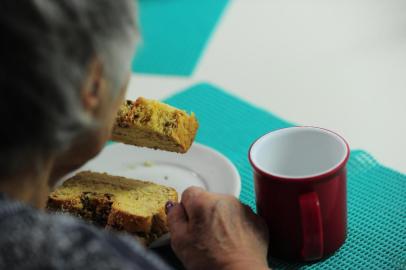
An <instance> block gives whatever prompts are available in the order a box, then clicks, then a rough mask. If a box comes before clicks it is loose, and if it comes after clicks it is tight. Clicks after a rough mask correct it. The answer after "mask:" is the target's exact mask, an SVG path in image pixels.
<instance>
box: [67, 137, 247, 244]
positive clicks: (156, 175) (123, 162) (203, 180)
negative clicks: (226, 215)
mask: <svg viewBox="0 0 406 270" xmlns="http://www.w3.org/2000/svg"><path fill="white" fill-rule="evenodd" d="M84 170H91V171H96V172H106V173H108V174H111V175H119V176H124V177H128V178H135V179H140V180H147V181H151V182H155V183H158V184H161V185H166V186H170V187H173V188H175V189H176V190H177V192H178V194H179V196H181V194H182V192H183V191H184V190H185V189H186V188H188V187H190V186H199V187H203V188H204V189H206V190H208V191H210V192H216V193H222V194H229V195H233V196H235V197H237V198H238V196H239V195H240V190H241V179H240V175H239V174H238V171H237V169H236V168H235V166H234V165H233V164H232V163H231V161H229V160H228V159H227V158H226V157H225V156H223V155H222V154H220V153H219V152H217V151H215V150H213V149H211V148H209V147H207V146H204V145H202V144H199V143H194V144H193V145H192V147H191V148H190V150H189V151H188V152H187V153H186V154H176V153H171V152H164V151H157V150H152V149H148V148H140V147H135V146H131V145H125V144H121V143H114V144H111V145H109V146H106V147H105V148H104V149H103V150H102V152H101V153H100V154H99V155H98V156H97V157H96V158H94V159H93V160H91V161H89V162H88V163H87V164H86V165H84V166H83V167H82V168H80V169H79V170H77V171H76V172H74V173H77V172H79V171H84ZM70 176H72V174H70V175H68V176H67V177H65V178H64V179H66V178H69V177H70ZM168 240H169V236H168V235H165V236H163V237H161V238H160V239H158V240H157V241H155V242H154V243H153V244H152V245H151V246H152V247H156V246H161V245H165V244H167V243H168Z"/></svg>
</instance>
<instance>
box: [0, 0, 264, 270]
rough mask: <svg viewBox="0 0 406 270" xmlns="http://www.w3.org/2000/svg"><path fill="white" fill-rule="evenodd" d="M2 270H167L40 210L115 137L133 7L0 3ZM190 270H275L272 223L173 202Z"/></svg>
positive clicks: (235, 211)
mask: <svg viewBox="0 0 406 270" xmlns="http://www.w3.org/2000/svg"><path fill="white" fill-rule="evenodd" d="M0 13H1V14H0V31H1V36H2V41H1V43H0V44H1V49H0V54H1V56H0V88H1V90H0V117H1V124H2V132H1V133H0V134H1V135H0V194H1V195H0V232H1V236H0V269H99V270H100V269H168V266H166V265H165V264H164V263H163V262H162V261H161V260H160V259H159V258H158V257H156V256H155V255H154V254H153V253H152V251H148V250H145V249H144V248H143V247H141V246H140V245H139V244H138V243H137V242H136V241H135V240H134V239H133V238H130V237H128V236H125V235H119V234H114V233H112V232H107V231H103V230H100V229H98V228H96V227H93V226H91V225H87V224H85V223H83V222H82V221H80V220H77V219H75V218H73V217H68V216H63V215H54V214H48V213H45V212H44V211H42V210H41V209H42V208H43V207H44V205H45V202H46V199H47V194H48V193H49V191H50V188H51V187H52V186H53V185H54V184H55V181H56V180H57V179H59V178H60V177H61V176H63V175H65V174H66V173H68V172H70V171H72V170H74V169H75V168H78V167H79V166H81V165H83V164H84V163H85V162H86V161H88V160H89V159H91V158H92V157H94V156H95V155H97V154H98V152H99V151H100V150H101V148H102V147H103V145H104V144H105V142H106V141H107V139H108V138H109V136H110V132H111V128H112V125H113V121H114V116H115V114H116V111H117V110H118V106H119V104H120V103H121V102H122V101H123V97H124V95H125V89H126V85H127V82H128V79H129V76H130V62H131V59H132V55H133V53H134V48H135V45H136V44H135V43H136V39H137V36H138V32H137V28H136V18H135V15H134V13H135V7H134V4H133V0H114V1H113V0H98V1H90V0H27V1H15V0H3V1H1V3H0ZM167 210H168V212H169V213H168V222H169V226H170V230H171V232H172V239H171V244H172V247H173V249H174V251H175V253H176V254H177V256H178V257H179V258H180V260H181V261H182V262H183V263H184V265H185V266H186V268H188V269H230V270H231V269H266V268H267V263H266V253H267V240H266V239H267V236H266V229H265V226H264V224H263V222H262V220H260V219H259V217H257V216H256V215H255V214H254V213H252V211H251V210H250V209H249V208H248V207H246V206H243V205H242V204H240V203H239V202H238V201H237V200H236V199H234V198H231V197H228V196H222V195H217V194H211V193H208V192H205V191H203V190H201V189H199V188H189V189H188V190H186V191H185V192H184V193H183V195H182V199H181V203H180V204H175V205H173V204H168V208H167Z"/></svg>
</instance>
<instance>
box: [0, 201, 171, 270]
mask: <svg viewBox="0 0 406 270" xmlns="http://www.w3.org/2000/svg"><path fill="white" fill-rule="evenodd" d="M0 231H1V232H2V236H1V237H0V252H1V254H0V268H1V269H6V268H8V269H13V268H14V269H24V268H25V267H23V265H26V266H27V265H29V266H30V267H28V268H26V269H41V268H50V269H59V268H64V269H83V268H86V269H101V270H102V269H167V268H166V267H165V266H164V265H163V264H162V263H161V261H160V260H159V259H158V258H157V257H155V256H154V254H150V253H149V252H148V251H146V250H145V249H144V248H143V247H141V246H140V245H138V244H137V243H136V241H135V240H133V239H131V238H129V237H126V236H124V235H117V234H113V233H111V232H107V231H104V230H100V229H98V228H96V227H94V226H90V225H87V224H85V223H84V222H81V221H80V220H78V219H76V218H73V217H70V216H67V215H58V214H47V213H43V212H39V211H36V210H34V209H31V208H28V207H26V208H21V209H19V211H16V212H15V213H14V214H9V215H7V216H5V217H4V216H3V217H0ZM27 263H28V264H27Z"/></svg>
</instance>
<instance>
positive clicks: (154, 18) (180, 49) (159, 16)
mask: <svg viewBox="0 0 406 270" xmlns="http://www.w3.org/2000/svg"><path fill="white" fill-rule="evenodd" d="M227 3H228V0H140V1H139V14H140V24H141V34H142V43H141V44H140V46H139V48H138V50H137V53H136V56H135V58H134V61H133V71H135V72H140V73H155V74H167V75H182V76H188V75H191V74H192V73H193V70H194V68H195V66H196V64H197V62H198V60H199V58H200V55H201V54H202V52H203V50H204V47H205V45H206V43H207V41H208V39H209V38H210V36H211V34H212V32H213V30H214V28H215V26H216V24H217V21H218V20H219V18H220V17H221V15H222V13H223V11H224V9H225V7H226V6H227Z"/></svg>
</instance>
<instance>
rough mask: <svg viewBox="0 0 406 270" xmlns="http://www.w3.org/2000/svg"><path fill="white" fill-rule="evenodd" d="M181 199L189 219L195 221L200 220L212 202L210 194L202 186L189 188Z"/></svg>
mask: <svg viewBox="0 0 406 270" xmlns="http://www.w3.org/2000/svg"><path fill="white" fill-rule="evenodd" d="M181 201H182V205H183V206H184V209H185V211H186V215H187V217H188V220H189V221H190V222H193V223H195V222H200V220H201V218H202V216H204V214H205V213H206V211H208V209H209V207H210V205H211V204H212V202H211V197H210V194H209V193H208V192H206V191H205V190H204V189H202V188H200V187H190V188H187V189H186V190H185V191H184V192H183V194H182V199H181Z"/></svg>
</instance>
